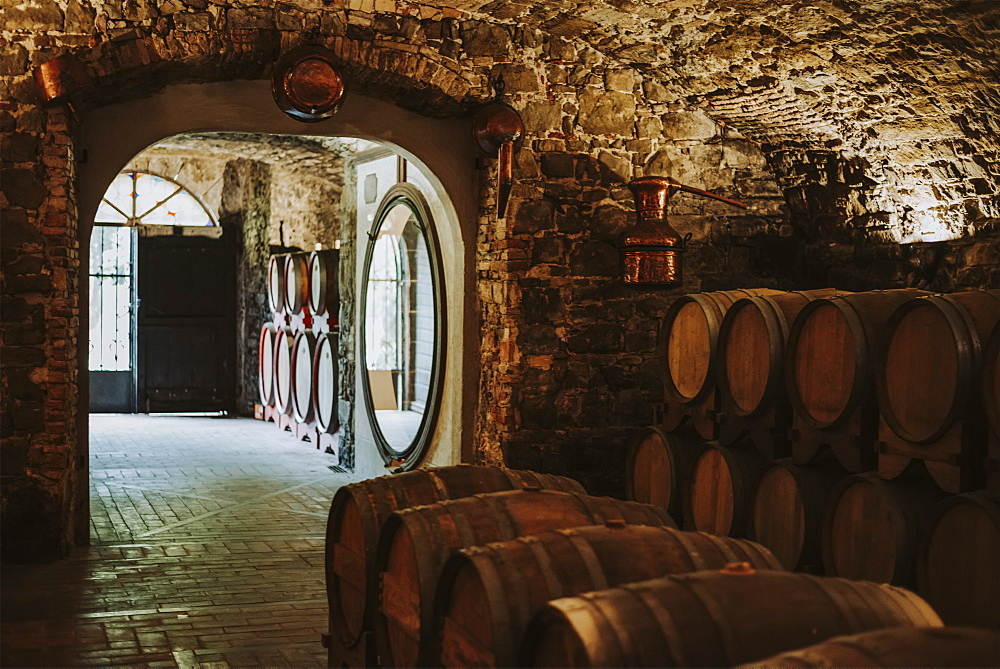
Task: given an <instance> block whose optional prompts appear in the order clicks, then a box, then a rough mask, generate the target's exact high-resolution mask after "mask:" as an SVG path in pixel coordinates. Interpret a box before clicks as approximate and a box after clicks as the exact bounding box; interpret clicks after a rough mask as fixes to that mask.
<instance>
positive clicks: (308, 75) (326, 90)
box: [271, 45, 345, 122]
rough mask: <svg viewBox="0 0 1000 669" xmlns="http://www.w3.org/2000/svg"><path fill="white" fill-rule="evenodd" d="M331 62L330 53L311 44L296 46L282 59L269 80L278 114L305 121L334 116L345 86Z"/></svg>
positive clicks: (332, 58)
mask: <svg viewBox="0 0 1000 669" xmlns="http://www.w3.org/2000/svg"><path fill="white" fill-rule="evenodd" d="M333 61H334V56H333V53H332V52H330V51H329V50H328V49H325V48H323V47H320V46H312V45H304V46H300V47H296V48H295V49H292V50H291V51H289V52H288V53H287V54H286V55H285V56H284V57H282V59H281V60H280V61H279V62H278V64H277V65H276V66H275V69H274V75H273V77H272V79H271V91H272V92H273V93H274V100H275V102H277V103H278V107H279V108H280V109H281V111H283V112H284V113H285V114H287V115H289V116H291V117H292V118H294V119H296V120H297V121H305V122H313V121H321V120H323V119H325V118H329V117H330V116H333V115H334V114H335V113H337V110H338V109H339V108H340V104H341V103H342V102H343V99H344V90H345V86H344V80H343V78H342V77H341V76H340V73H339V72H338V71H337V68H336V67H335V66H334V65H333Z"/></svg>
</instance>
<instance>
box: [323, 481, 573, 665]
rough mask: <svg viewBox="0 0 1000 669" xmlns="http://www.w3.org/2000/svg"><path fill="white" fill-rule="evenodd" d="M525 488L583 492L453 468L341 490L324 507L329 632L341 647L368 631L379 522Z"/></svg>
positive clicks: (558, 484) (568, 484) (570, 484)
mask: <svg viewBox="0 0 1000 669" xmlns="http://www.w3.org/2000/svg"><path fill="white" fill-rule="evenodd" d="M525 485H531V486H537V487H539V488H544V489H552V490H566V491H570V492H578V493H583V492H585V491H584V489H583V487H582V486H581V485H580V484H579V483H578V482H576V481H574V480H573V479H570V478H565V477H562V476H553V475H551V474H539V473H536V472H531V471H524V470H517V469H505V468H503V467H489V466H474V465H456V466H454V467H438V468H434V469H416V470H413V471H409V472H405V473H403V474H395V475H393V476H381V477H379V478H375V479H369V480H367V481H359V482H357V483H351V484H349V485H345V486H343V487H341V488H340V489H339V490H337V493H336V494H335V495H334V496H333V501H332V502H331V503H330V515H329V518H328V519H327V525H326V588H327V597H328V598H329V602H330V620H331V630H333V631H334V632H335V633H336V634H337V635H338V637H339V638H340V642H341V643H342V644H343V645H344V646H347V647H350V646H353V645H355V644H356V643H357V642H358V641H359V640H360V638H361V635H362V633H363V632H364V631H366V630H370V629H371V621H372V615H373V614H374V606H375V602H376V601H377V597H378V588H377V587H375V577H376V573H375V549H376V547H377V545H378V537H379V532H380V531H381V530H382V525H383V524H384V523H385V519H386V518H388V517H389V515H390V514H392V513H393V512H394V511H396V510H398V509H406V508H409V507H411V506H420V505H424V504H432V503H434V502H440V501H442V500H446V499H455V498H459V497H466V496H468V495H474V494H476V493H481V492H493V491H497V490H517V489H520V488H523V487H524V486H525Z"/></svg>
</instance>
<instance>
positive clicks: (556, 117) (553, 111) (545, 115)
mask: <svg viewBox="0 0 1000 669" xmlns="http://www.w3.org/2000/svg"><path fill="white" fill-rule="evenodd" d="M521 116H522V118H523V119H524V128H525V130H526V131H527V132H529V133H535V134H538V135H543V134H545V133H549V132H554V131H558V130H559V129H561V128H562V110H561V108H560V105H559V103H558V102H549V101H536V102H529V103H528V104H526V105H525V106H524V109H523V110H521Z"/></svg>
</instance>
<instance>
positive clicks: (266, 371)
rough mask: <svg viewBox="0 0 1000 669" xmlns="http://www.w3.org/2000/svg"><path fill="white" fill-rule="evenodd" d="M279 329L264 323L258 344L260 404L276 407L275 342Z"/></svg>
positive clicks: (272, 324) (271, 324)
mask: <svg viewBox="0 0 1000 669" xmlns="http://www.w3.org/2000/svg"><path fill="white" fill-rule="evenodd" d="M277 334H278V327H277V326H276V325H275V324H274V323H264V326H263V327H262V328H261V329H260V339H259V340H258V342H257V391H258V393H259V394H260V403H261V404H263V405H264V406H274V342H275V337H276V336H277Z"/></svg>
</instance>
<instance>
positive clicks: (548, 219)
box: [511, 198, 555, 234]
mask: <svg viewBox="0 0 1000 669" xmlns="http://www.w3.org/2000/svg"><path fill="white" fill-rule="evenodd" d="M511 204H514V205H515V208H514V216H513V220H514V225H513V232H514V233H515V234H520V233H525V232H537V231H539V230H550V229H551V228H552V226H553V216H554V213H555V202H553V201H552V200H550V199H547V198H538V199H534V200H521V201H519V202H517V203H511Z"/></svg>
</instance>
